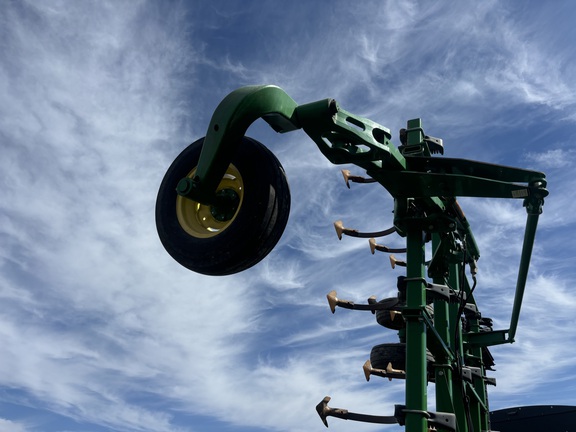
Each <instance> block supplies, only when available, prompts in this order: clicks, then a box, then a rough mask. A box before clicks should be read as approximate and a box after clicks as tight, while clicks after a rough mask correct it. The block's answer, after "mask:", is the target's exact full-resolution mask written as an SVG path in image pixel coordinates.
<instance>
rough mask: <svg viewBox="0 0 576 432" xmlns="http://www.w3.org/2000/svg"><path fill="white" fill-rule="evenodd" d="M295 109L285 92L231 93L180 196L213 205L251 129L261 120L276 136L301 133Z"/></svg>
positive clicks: (212, 123) (273, 89)
mask: <svg viewBox="0 0 576 432" xmlns="http://www.w3.org/2000/svg"><path fill="white" fill-rule="evenodd" d="M296 108H297V104H296V102H294V100H293V99H292V98H291V97H290V96H288V94H286V92H285V91H284V90H282V89H281V88H280V87H276V86H272V85H263V86H247V87H242V88H239V89H238V90H235V91H233V92H232V93H230V94H229V95H228V96H226V97H225V98H224V99H223V100H222V102H220V104H219V105H218V107H217V108H216V110H215V111H214V114H213V115H212V119H211V120H210V125H209V126H208V130H207V132H206V138H205V140H204V145H203V147H202V153H201V154H200V160H199V162H198V169H197V171H196V174H195V176H194V178H192V179H190V178H184V179H182V180H181V181H180V183H179V184H178V186H177V190H176V191H177V193H178V194H179V195H181V196H184V197H186V198H190V199H193V200H194V201H198V202H201V203H205V204H209V203H211V202H212V201H213V200H214V197H215V195H214V193H215V191H216V188H217V187H218V183H220V180H221V179H222V177H223V175H224V173H225V172H226V169H227V168H228V165H230V160H231V158H232V155H233V154H234V152H235V151H236V149H237V147H238V143H240V141H241V139H242V137H243V136H244V135H245V133H246V130H247V129H248V127H249V126H250V125H251V124H252V123H253V122H254V121H256V120H257V119H259V118H262V119H264V120H265V121H266V122H267V123H268V124H269V125H270V126H271V127H272V128H273V129H274V130H275V131H276V132H289V131H293V130H296V129H300V125H299V123H298V120H297V117H296V115H295V110H296Z"/></svg>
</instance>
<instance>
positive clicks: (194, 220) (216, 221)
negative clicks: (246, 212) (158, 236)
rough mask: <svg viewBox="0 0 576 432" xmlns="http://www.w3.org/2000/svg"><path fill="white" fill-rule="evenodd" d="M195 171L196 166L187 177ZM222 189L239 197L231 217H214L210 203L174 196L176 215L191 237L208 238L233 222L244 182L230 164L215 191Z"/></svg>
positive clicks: (241, 197)
mask: <svg viewBox="0 0 576 432" xmlns="http://www.w3.org/2000/svg"><path fill="white" fill-rule="evenodd" d="M195 173H196V168H194V169H193V170H192V171H190V173H189V174H188V176H187V177H188V178H193V177H194V175H195ZM222 190H228V191H233V192H234V193H236V194H237V195H238V197H239V199H240V200H239V204H238V207H237V209H236V212H235V213H234V215H233V216H232V218H230V219H227V220H221V218H216V217H215V215H214V209H213V207H212V206H210V205H205V204H200V203H199V202H197V201H194V200H191V199H189V198H184V197H181V196H179V195H178V196H177V197H176V216H177V218H178V223H179V224H180V226H181V227H182V229H183V230H184V231H186V232H187V233H188V234H190V235H191V236H193V237H198V238H209V237H214V236H217V235H218V234H220V233H221V232H222V231H224V230H225V229H226V228H228V227H229V226H230V225H231V224H232V222H234V219H236V216H237V215H238V210H239V209H240V207H241V206H242V200H243V198H244V183H243V181H242V176H241V175H240V172H239V171H238V169H237V168H236V167H235V166H234V165H232V164H230V166H229V167H228V169H227V170H226V174H225V175H224V177H223V178H222V181H221V182H220V184H219V185H218V188H217V189H216V193H218V192H219V191H222Z"/></svg>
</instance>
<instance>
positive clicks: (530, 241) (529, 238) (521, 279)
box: [508, 213, 540, 343]
mask: <svg viewBox="0 0 576 432" xmlns="http://www.w3.org/2000/svg"><path fill="white" fill-rule="evenodd" d="M539 216H540V215H539V214H533V213H528V218H527V220H526V230H525V232H524V244H523V245H522V255H521V256H520V267H519V269H518V279H517V281H516V294H515V295H514V305H513V307H512V318H511V319H510V330H509V331H508V341H509V342H510V343H512V342H514V336H515V335H516V328H517V327H518V320H519V318H520V308H521V306H522V299H523V297H524V289H525V287H526V279H527V278H528V268H529V267H530V257H531V256H532V248H533V247H534V239H535V238H536V227H537V225H538V217H539Z"/></svg>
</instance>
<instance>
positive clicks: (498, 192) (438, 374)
mask: <svg viewBox="0 0 576 432" xmlns="http://www.w3.org/2000/svg"><path fill="white" fill-rule="evenodd" d="M258 118H263V119H264V120H265V121H266V122H268V123H269V125H270V126H271V127H272V128H273V129H274V130H275V131H277V132H289V131H294V130H297V129H303V130H304V132H306V133H307V134H308V135H309V136H310V138H311V139H312V140H313V141H314V142H315V143H316V144H317V146H318V148H319V149H320V151H321V152H322V153H323V154H324V155H325V156H326V157H327V158H328V159H329V160H330V161H331V162H332V163H334V164H355V165H357V166H359V167H361V168H363V169H364V170H365V171H366V173H367V175H368V176H369V177H371V179H373V180H375V181H377V182H379V183H380V184H381V185H382V186H384V188H386V189H387V190H388V192H389V193H390V194H391V195H392V197H393V198H394V226H395V228H396V231H397V232H398V233H399V234H400V235H401V236H403V237H405V238H406V250H407V252H406V253H407V258H406V277H405V279H404V282H405V284H406V304H405V309H404V310H403V317H404V319H405V321H406V328H405V332H401V333H400V336H401V339H404V341H405V342H406V351H407V352H406V359H407V360H406V369H405V378H406V400H405V406H397V407H396V412H395V417H394V418H393V420H394V421H397V422H399V423H400V424H405V426H406V430H407V431H408V432H425V431H428V430H429V427H430V425H433V426H434V427H436V428H438V429H440V430H457V431H459V432H469V431H470V432H471V431H475V432H480V431H489V430H490V422H489V407H488V398H487V390H486V384H487V383H491V382H492V381H493V380H492V379H491V378H487V377H486V374H485V370H486V367H487V365H486V364H485V359H484V358H483V357H485V353H486V348H487V347H489V346H492V345H497V344H504V343H512V342H514V337H515V334H516V329H517V325H518V319H519V315H520V308H521V304H522V298H523V294H524V289H525V285H526V280H527V275H528V268H529V263H530V257H531V253H532V246H533V243H534V239H535V234H536V227H537V224H538V217H539V215H540V213H541V212H542V205H543V203H544V198H545V197H546V196H547V195H548V191H547V190H546V180H545V175H544V174H543V173H541V172H537V171H530V170H524V169H519V168H512V167H506V166H500V165H494V164H488V163H483V162H478V161H470V160H463V159H450V158H444V157H435V156H433V154H435V153H443V148H442V143H441V140H439V139H436V138H432V137H427V136H426V135H425V134H424V131H423V129H422V123H421V121H420V119H415V120H410V121H408V123H407V127H406V129H405V130H402V131H401V142H402V144H401V145H400V146H399V147H395V146H394V145H393V144H392V143H391V141H390V139H391V133H390V130H389V129H387V128H385V127H383V126H381V125H379V124H377V123H375V122H373V121H371V120H368V119H365V118H362V117H359V116H356V115H354V114H352V113H349V112H347V111H345V110H343V109H341V108H340V107H339V106H338V104H337V103H336V101H334V100H333V99H325V100H321V101H317V102H313V103H308V104H304V105H298V104H296V102H294V100H292V98H290V96H288V95H287V94H286V93H285V92H284V91H283V90H282V89H280V88H279V87H276V86H269V85H267V86H249V87H243V88H240V89H238V90H236V91H234V92H232V93H231V94H229V95H228V96H227V97H226V98H225V99H224V100H223V101H222V102H221V103H220V104H219V105H218V107H217V109H216V110H215V112H214V114H213V116H212V120H211V122H210V125H209V127H208V131H207V134H206V138H205V142H204V147H203V149H202V153H201V156H200V161H199V164H198V169H197V173H196V176H195V177H194V178H193V179H189V178H185V179H182V180H181V181H180V183H179V184H178V187H177V193H178V194H180V195H181V196H184V197H187V198H190V199H193V200H195V201H198V202H201V203H206V204H210V203H212V202H213V201H214V200H215V193H214V192H215V189H216V186H217V184H218V182H219V181H220V179H221V178H222V175H223V173H224V172H225V170H226V168H227V166H228V165H229V163H230V158H231V154H232V153H233V151H234V150H235V147H236V146H237V145H238V143H240V141H241V138H242V137H243V136H244V134H245V132H246V130H247V129H248V127H249V126H250V125H251V124H252V122H254V121H255V120H256V119H258ZM458 196H468V197H492V198H511V199H521V200H523V205H524V207H526V211H527V214H528V218H527V223H526V230H525V235H524V244H523V248H522V254H521V260H520V266H519V272H518V278H517V284H516V291H515V297H514V304H513V308H512V313H511V320H510V326H509V328H508V329H505V330H494V331H488V332H481V331H480V320H481V314H480V313H479V312H478V308H477V306H476V302H475V299H474V293H473V291H474V288H475V285H476V278H475V274H476V261H477V260H478V259H479V257H480V253H479V250H478V247H477V245H476V242H475V240H474V236H473V234H472V231H471V228H470V225H469V223H468V221H467V220H466V217H465V216H464V213H463V212H462V210H461V209H460V207H459V205H458V203H457V201H456V197H458ZM427 240H431V241H432V258H431V260H430V261H429V262H428V263H427V262H426V260H425V243H426V241H427ZM466 267H469V271H470V274H471V275H472V278H473V281H474V284H473V285H472V286H470V282H469V281H468V278H467V276H466V273H465V268H466ZM427 277H428V278H431V279H432V284H431V283H429V282H428V281H427V280H426V278H427ZM431 286H432V287H436V288H438V287H440V288H439V289H436V290H433V289H432V290H431V289H430V287H431ZM430 291H436V292H438V291H440V294H441V295H435V296H434V297H435V298H434V311H435V313H434V317H433V319H432V318H431V317H430V316H429V314H428V312H427V310H426V307H425V306H426V303H427V297H428V295H429V294H430ZM442 293H443V294H442ZM446 293H448V294H446ZM463 314H465V316H466V318H467V326H466V328H463V325H462V320H461V316H462V315H463ZM427 349H429V350H430V351H431V352H432V354H434V357H435V359H436V360H435V364H434V379H435V383H436V407H437V410H438V411H439V412H438V413H432V412H429V411H428V400H427V382H428V377H427V364H426V350H427ZM488 366H489V365H488ZM327 400H329V398H326V399H325V400H324V401H323V402H322V403H321V405H319V407H318V408H317V409H318V412H319V414H320V415H321V417H322V418H323V420H324V422H325V424H326V425H327V423H326V417H327V416H335V417H341V418H347V419H352V420H360V421H372V422H379V423H390V422H391V421H390V419H391V418H390V417H377V416H366V415H362V414H354V413H349V412H348V411H346V410H341V409H333V408H329V407H328V406H327Z"/></svg>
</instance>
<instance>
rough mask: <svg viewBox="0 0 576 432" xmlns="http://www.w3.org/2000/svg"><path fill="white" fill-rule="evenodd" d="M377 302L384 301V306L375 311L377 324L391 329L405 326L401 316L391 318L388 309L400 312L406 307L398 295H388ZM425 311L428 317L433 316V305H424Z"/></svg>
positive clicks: (399, 328)
mask: <svg viewBox="0 0 576 432" xmlns="http://www.w3.org/2000/svg"><path fill="white" fill-rule="evenodd" d="M378 303H384V304H385V307H386V308H385V309H379V310H377V311H376V321H377V322H378V324H380V325H381V326H382V327H386V328H389V329H391V330H401V329H403V328H405V327H406V321H404V318H402V316H398V315H396V317H395V319H392V314H390V311H396V312H401V311H402V310H403V309H404V308H405V307H406V305H405V304H404V303H401V302H400V299H399V298H398V297H390V298H387V299H384V300H380V301H379V302H378ZM426 311H427V312H428V315H430V318H434V307H433V306H432V305H431V304H428V305H426Z"/></svg>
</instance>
